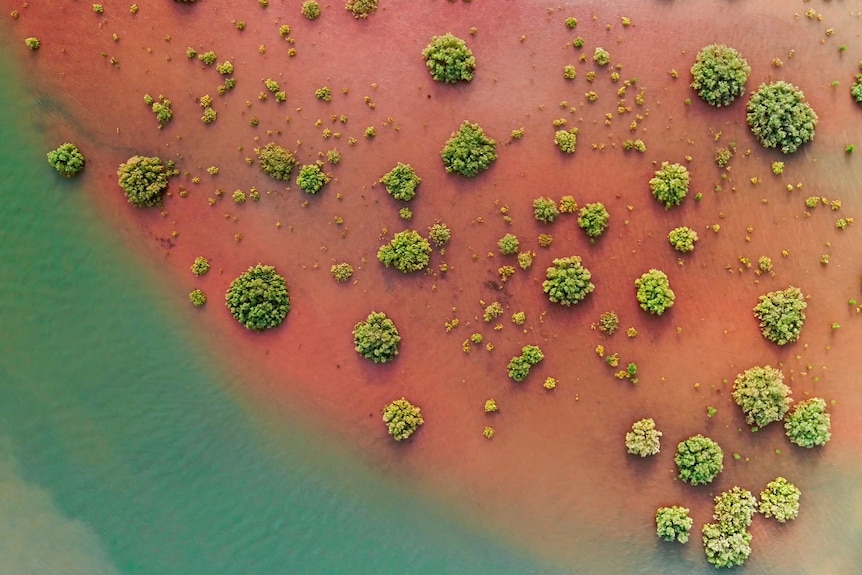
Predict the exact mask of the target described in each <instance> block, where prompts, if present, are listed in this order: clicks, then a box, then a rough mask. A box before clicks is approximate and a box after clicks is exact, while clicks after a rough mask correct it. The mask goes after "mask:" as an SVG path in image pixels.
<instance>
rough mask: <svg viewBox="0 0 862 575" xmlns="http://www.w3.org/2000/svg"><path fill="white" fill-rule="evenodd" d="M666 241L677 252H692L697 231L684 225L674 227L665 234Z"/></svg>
mask: <svg viewBox="0 0 862 575" xmlns="http://www.w3.org/2000/svg"><path fill="white" fill-rule="evenodd" d="M667 241H668V242H670V245H671V246H672V247H673V249H675V250H676V251H678V252H681V253H689V252H693V251H694V244H695V242H696V241H697V232H696V231H694V230H693V229H691V228H689V227H686V226H681V227H678V228H674V229H672V230H671V231H670V232H669V233H668V234H667Z"/></svg>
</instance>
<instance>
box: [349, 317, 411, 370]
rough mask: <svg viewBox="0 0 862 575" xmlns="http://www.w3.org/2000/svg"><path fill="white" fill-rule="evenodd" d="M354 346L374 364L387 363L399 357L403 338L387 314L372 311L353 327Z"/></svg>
mask: <svg viewBox="0 0 862 575" xmlns="http://www.w3.org/2000/svg"><path fill="white" fill-rule="evenodd" d="M353 344H354V347H355V348H356V351H357V353H359V355H361V356H362V357H364V358H366V359H370V360H371V361H373V362H374V363H387V362H389V361H392V360H393V359H395V356H396V355H398V348H399V347H400V345H401V336H400V335H399V333H398V328H396V327H395V323H394V322H393V321H392V320H391V319H389V317H387V315H386V314H385V313H383V312H376V311H372V312H371V313H370V314H368V317H367V318H365V320H363V321H360V322H359V323H357V324H356V325H355V326H354V327H353Z"/></svg>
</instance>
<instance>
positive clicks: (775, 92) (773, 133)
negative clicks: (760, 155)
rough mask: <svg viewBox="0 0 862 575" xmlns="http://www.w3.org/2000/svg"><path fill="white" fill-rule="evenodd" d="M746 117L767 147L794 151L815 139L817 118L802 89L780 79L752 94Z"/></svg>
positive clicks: (756, 134)
mask: <svg viewBox="0 0 862 575" xmlns="http://www.w3.org/2000/svg"><path fill="white" fill-rule="evenodd" d="M745 119H746V121H747V122H748V126H749V127H750V128H751V132H752V133H753V134H754V136H755V137H756V138H757V139H758V140H759V141H760V143H761V144H762V145H763V146H764V147H766V148H778V149H779V150H781V152H782V153H783V154H791V153H793V152H795V151H796V150H797V149H799V147H800V146H801V145H802V144H804V143H805V142H808V141H810V140H813V139H814V128H815V126H817V120H818V117H817V114H816V113H815V112H814V109H813V108H812V107H811V106H810V105H809V104H808V102H807V101H806V100H805V95H804V94H803V93H802V90H800V89H799V88H797V87H796V86H794V85H793V84H791V83H789V82H784V81H778V82H773V83H771V84H761V85H760V87H759V88H758V89H757V91H756V92H754V93H753V94H752V95H751V98H750V99H749V100H748V106H747V107H746V115H745Z"/></svg>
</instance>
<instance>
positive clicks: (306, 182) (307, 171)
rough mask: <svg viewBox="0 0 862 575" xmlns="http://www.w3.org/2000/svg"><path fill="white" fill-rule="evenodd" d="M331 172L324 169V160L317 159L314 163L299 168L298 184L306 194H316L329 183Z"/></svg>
mask: <svg viewBox="0 0 862 575" xmlns="http://www.w3.org/2000/svg"><path fill="white" fill-rule="evenodd" d="M329 180H330V177H329V174H327V173H326V172H324V171H323V162H320V161H317V162H315V163H313V164H305V165H304V166H302V167H301V168H299V174H298V175H297V176H296V185H297V186H299V189H300V190H302V191H303V192H305V193H306V194H312V195H313V194H316V193H317V192H319V191H320V190H322V189H323V186H325V185H326V184H328V183H329Z"/></svg>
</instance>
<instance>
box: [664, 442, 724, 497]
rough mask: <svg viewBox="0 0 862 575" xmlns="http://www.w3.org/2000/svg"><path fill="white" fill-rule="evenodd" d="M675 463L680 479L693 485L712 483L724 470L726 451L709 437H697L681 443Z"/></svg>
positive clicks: (677, 449) (678, 446)
mask: <svg viewBox="0 0 862 575" xmlns="http://www.w3.org/2000/svg"><path fill="white" fill-rule="evenodd" d="M674 462H676V466H677V468H678V469H679V478H680V479H682V480H683V481H685V482H686V483H691V484H692V485H704V484H707V483H711V482H712V480H713V479H715V477H716V475H718V474H719V473H720V472H721V470H722V469H724V451H722V449H721V447H720V446H719V445H718V444H717V443H716V442H715V441H713V440H712V439H710V438H709V437H704V436H703V435H700V434H698V435H695V436H692V437H689V438H688V439H686V440H685V441H681V442H680V443H679V445H677V448H676V456H674Z"/></svg>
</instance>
